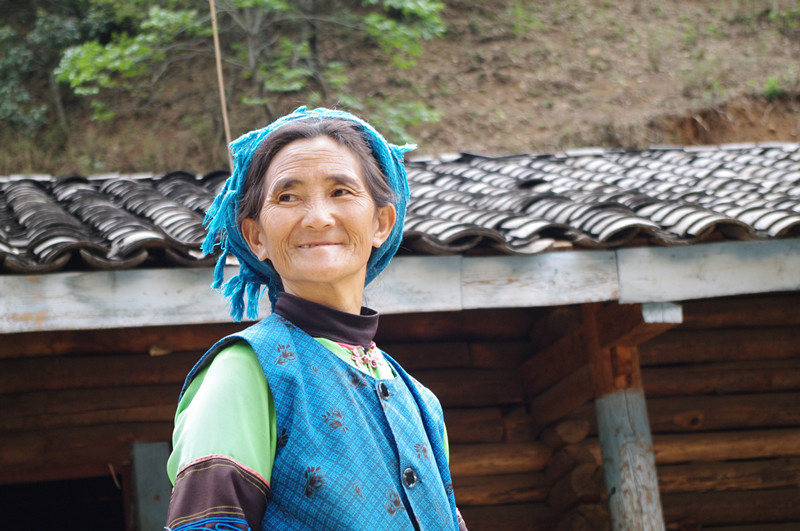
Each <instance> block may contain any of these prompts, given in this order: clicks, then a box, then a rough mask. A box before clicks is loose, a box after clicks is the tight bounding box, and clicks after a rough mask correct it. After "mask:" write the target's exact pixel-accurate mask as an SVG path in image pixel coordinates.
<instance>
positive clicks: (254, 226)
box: [240, 218, 269, 262]
mask: <svg viewBox="0 0 800 531" xmlns="http://www.w3.org/2000/svg"><path fill="white" fill-rule="evenodd" d="M240 228H241V230H242V236H244V241H246V242H247V246H248V247H250V250H251V251H252V252H253V254H254V255H256V258H258V259H259V260H260V261H262V262H263V261H264V260H267V259H269V255H268V254H267V239H266V237H265V236H264V231H262V230H261V225H260V224H259V223H258V221H257V220H255V219H251V218H245V219H244V220H243V221H242V226H241V227H240Z"/></svg>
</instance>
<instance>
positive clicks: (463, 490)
mask: <svg viewBox="0 0 800 531" xmlns="http://www.w3.org/2000/svg"><path fill="white" fill-rule="evenodd" d="M551 486H552V485H551V483H550V482H548V481H547V478H545V477H544V475H543V474H542V473H541V472H531V473H527V474H504V475H499V476H464V477H460V478H456V479H455V480H454V481H453V490H454V491H455V495H456V499H457V500H458V506H459V507H466V506H472V505H501V504H507V503H525V502H534V501H544V500H545V499H546V498H547V493H548V492H549V491H550V487H551Z"/></svg>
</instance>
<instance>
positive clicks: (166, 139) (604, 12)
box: [0, 0, 800, 174]
mask: <svg viewBox="0 0 800 531" xmlns="http://www.w3.org/2000/svg"><path fill="white" fill-rule="evenodd" d="M445 3H446V8H445V14H444V19H445V20H446V21H447V25H448V29H447V34H446V36H445V37H444V38H443V39H440V40H437V41H431V42H427V43H426V51H425V53H424V55H423V56H422V57H421V58H420V60H419V61H418V64H417V65H416V67H414V68H412V69H409V70H405V71H398V70H395V69H390V68H388V67H387V66H386V58H385V57H383V56H381V54H380V53H379V52H378V51H377V50H375V49H372V48H369V47H363V46H360V43H356V42H343V41H342V40H337V39H330V40H329V41H328V43H327V46H326V50H327V53H328V54H331V57H336V58H338V59H343V60H345V61H346V62H347V65H348V69H349V70H348V72H349V74H350V77H351V83H350V89H351V91H352V92H353V93H355V94H356V95H357V96H358V97H359V98H360V99H362V100H364V99H366V98H374V99H378V100H383V101H396V102H402V101H406V100H419V101H423V102H425V103H427V104H428V105H429V106H431V107H432V108H434V109H435V110H436V111H437V112H439V113H440V114H441V119H440V120H439V121H438V122H436V123H426V124H419V125H417V126H414V127H412V128H411V129H410V131H409V132H410V133H411V134H412V136H413V140H415V141H416V142H417V143H418V144H419V149H418V151H417V152H416V155H417V156H434V157H435V156H440V155H442V154H447V153H452V152H458V151H469V152H476V153H486V154H504V153H513V152H520V151H541V152H550V151H554V150H560V149H566V148H572V147H587V146H622V147H637V146H646V145H652V144H696V143H699V144H704V143H722V142H739V141H767V140H770V141H771V140H777V141H798V140H800V138H799V137H798V135H799V134H800V99H798V96H797V94H798V90H799V89H800V63H798V61H797V57H798V56H800V29H798V22H800V2H797V1H787V0H774V1H769V2H767V1H757V0H725V1H712V2H693V1H683V0H670V1H666V2H658V3H655V2H644V3H642V2H638V1H632V0H620V1H615V2H610V1H607V0H603V1H601V0H566V1H563V2H536V3H531V2H524V1H523V0H498V1H496V2H472V1H467V0H448V1H447V2H445ZM213 67H214V63H213V58H211V57H208V58H206V59H205V60H198V61H196V62H195V63H193V64H191V65H185V64H184V65H182V66H179V67H176V68H175V69H173V71H172V72H171V74H170V75H169V76H166V77H165V78H164V79H163V80H162V81H161V82H160V85H159V86H158V91H157V92H156V94H155V97H151V98H147V99H145V98H135V97H134V98H132V97H130V96H125V97H120V98H118V99H117V100H115V101H114V102H113V103H114V104H115V105H116V106H117V108H118V113H117V118H116V119H114V120H111V121H108V122H97V121H92V120H91V119H90V118H89V112H88V110H87V109H86V106H85V105H81V102H80V101H79V100H77V98H76V97H74V96H72V97H71V98H69V101H68V103H69V104H70V106H69V109H68V112H69V123H70V132H69V135H68V137H67V138H66V139H63V141H61V140H62V139H60V138H54V137H57V136H58V135H57V134H56V133H52V134H51V135H49V137H47V138H45V139H44V140H42V141H39V142H37V143H36V144H32V143H30V142H29V141H26V140H24V139H21V138H18V137H14V136H12V135H10V134H9V133H8V132H7V131H5V132H0V140H2V144H1V145H0V173H2V174H8V173H20V172H46V173H55V174H60V173H72V172H77V173H82V174H88V173H97V172H108V171H121V172H131V171H148V172H150V171H153V172H159V171H166V170H170V169H176V168H183V169H189V170H192V171H196V172H205V171H208V170H210V169H212V168H216V167H221V166H224V165H225V164H226V155H225V150H224V147H223V144H224V142H223V134H222V128H221V120H220V118H219V115H220V111H219V99H218V95H217V92H216V78H215V72H214V70H213ZM228 72H230V70H228ZM237 82H238V81H237V80H236V79H233V80H228V83H229V87H236V83H237ZM63 90H64V91H65V92H66V90H67V89H66V88H64V89H63ZM303 103H304V96H303V95H302V94H300V93H297V94H290V95H286V96H284V97H283V98H282V99H280V100H276V101H275V102H274V104H273V108H275V109H277V110H278V111H279V112H281V113H283V112H288V111H290V110H292V109H293V108H294V107H296V106H297V105H300V104H303ZM230 113H231V124H232V126H231V127H232V134H233V135H234V136H236V135H238V134H241V133H243V132H245V131H247V130H248V129H251V128H254V127H258V126H260V125H264V123H265V122H266V120H267V117H266V116H265V115H263V114H260V113H258V112H254V109H253V108H252V107H246V106H243V105H237V104H235V103H233V104H232V105H231V109H230ZM392 140H394V141H397V142H399V141H401V140H403V139H399V138H392ZM58 145H62V146H63V149H60V148H59V149H57V148H53V147H52V146H58Z"/></svg>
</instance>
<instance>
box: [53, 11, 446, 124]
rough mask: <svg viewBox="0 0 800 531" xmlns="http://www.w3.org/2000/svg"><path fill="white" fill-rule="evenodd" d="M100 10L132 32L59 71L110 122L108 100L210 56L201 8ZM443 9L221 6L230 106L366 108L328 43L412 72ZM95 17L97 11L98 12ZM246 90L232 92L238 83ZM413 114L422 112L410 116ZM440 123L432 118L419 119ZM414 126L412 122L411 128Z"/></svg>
mask: <svg viewBox="0 0 800 531" xmlns="http://www.w3.org/2000/svg"><path fill="white" fill-rule="evenodd" d="M87 1H89V3H90V4H92V5H94V6H95V8H98V6H103V7H105V8H107V9H110V10H111V12H113V13H116V14H117V22H118V23H119V22H120V21H125V22H126V23H127V24H128V29H127V30H125V31H117V32H115V33H113V34H112V35H111V37H110V39H108V40H107V41H105V42H104V41H103V40H102V39H94V40H88V41H86V42H83V43H80V44H78V45H76V46H73V47H70V48H68V49H67V50H66V51H65V53H64V54H63V56H62V58H61V61H60V63H59V65H58V67H57V69H56V71H55V75H56V77H57V79H58V80H60V81H64V82H66V83H68V84H69V86H70V87H71V88H72V90H73V91H74V92H75V94H78V95H80V96H84V97H88V98H89V99H90V101H91V102H92V104H93V106H94V107H95V109H96V111H98V112H96V114H97V115H98V116H103V115H105V116H109V113H108V112H107V109H106V107H105V105H104V104H103V103H102V100H101V98H102V93H103V91H108V90H117V91H119V90H123V91H124V90H129V91H132V90H136V91H137V93H141V91H142V90H143V89H144V90H150V89H152V88H153V87H155V86H156V84H157V81H158V80H159V78H160V76H161V74H162V73H163V72H165V71H167V70H168V67H169V65H170V64H173V63H174V62H176V61H181V60H186V59H192V58H196V57H197V56H198V55H204V56H209V57H210V53H211V48H210V44H211V40H210V38H209V28H210V23H209V22H208V15H207V8H205V10H204V9H203V7H204V6H207V3H206V2H204V1H201V0H190V1H184V2H172V3H168V4H166V5H165V3H163V2H162V3H161V4H162V5H161V6H155V5H153V6H150V5H149V4H150V2H146V1H145V0H133V2H128V3H127V4H128V5H129V4H130V3H135V4H139V6H140V7H143V6H149V9H148V10H147V11H146V16H141V15H139V16H140V18H138V19H137V18H136V15H137V13H142V11H141V10H140V11H136V12H131V11H130V9H129V8H128V9H127V10H124V9H123V6H122V5H121V4H125V2H122V1H121V0H87ZM442 9H443V4H441V3H440V2H436V1H432V0H362V1H360V2H359V1H355V0H349V1H348V0H332V1H323V0H296V1H289V0H217V10H218V15H219V22H220V34H221V36H220V39H221V41H222V43H223V45H225V46H226V50H225V52H224V55H225V59H226V61H227V62H228V64H229V66H230V68H231V69H232V71H233V73H234V74H235V73H238V76H236V75H231V76H230V77H231V80H230V85H229V91H228V92H229V94H228V97H229V98H230V97H234V96H235V98H236V100H237V101H239V102H243V103H245V104H248V105H254V106H258V107H260V108H262V109H263V110H264V114H265V117H266V118H267V119H272V118H274V117H275V112H274V110H273V108H272V106H271V105H270V102H271V101H272V99H273V97H274V96H275V95H276V94H280V93H291V92H299V93H304V95H305V99H307V100H308V101H310V102H311V103H314V104H329V103H331V102H343V103H346V104H349V105H350V106H352V107H356V108H363V106H364V104H365V103H364V102H358V101H356V100H355V99H354V98H352V97H351V96H350V95H349V94H348V91H347V84H348V82H349V77H348V75H347V71H346V66H345V65H344V64H343V63H342V62H341V61H337V60H331V59H330V58H329V56H326V54H324V53H321V50H323V49H325V48H324V46H326V45H330V44H332V43H330V42H328V43H322V42H321V39H322V34H323V30H327V31H325V32H324V34H325V35H328V36H330V35H337V30H338V32H339V34H344V33H347V34H348V37H349V38H350V39H351V40H352V39H353V38H354V37H357V36H360V38H361V39H367V40H370V41H372V42H373V43H375V44H377V45H378V46H379V47H380V49H381V50H382V51H384V52H385V53H386V54H387V55H388V56H389V57H390V62H391V64H392V65H393V66H395V67H397V68H409V67H411V66H413V65H414V64H415V60H416V58H417V57H419V55H420V54H421V53H422V41H424V40H426V39H432V38H435V37H437V36H439V35H441V34H442V33H443V32H444V27H445V26H444V23H443V21H442V20H441V18H440V16H439V13H440V12H441V10H442ZM95 11H97V9H95ZM237 79H242V80H244V81H246V84H245V85H244V86H243V87H239V88H235V87H236V85H235V83H236V80H237ZM410 108H417V107H415V106H412V107H410ZM433 116H435V114H433V113H431V111H430V109H427V108H425V110H424V112H422V113H421V114H419V117H418V118H421V119H426V120H427V119H431V117H433ZM412 121H413V120H412Z"/></svg>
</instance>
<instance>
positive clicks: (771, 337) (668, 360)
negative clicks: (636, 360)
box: [639, 327, 800, 366]
mask: <svg viewBox="0 0 800 531" xmlns="http://www.w3.org/2000/svg"><path fill="white" fill-rule="evenodd" d="M639 356H640V359H641V363H642V366H647V365H668V364H675V363H707V362H714V361H743V360H770V359H786V358H798V357H800V328H796V327H776V328H754V329H729V330H728V329H709V330H670V331H669V332H667V333H666V334H664V335H662V336H659V337H658V338H656V339H654V340H652V341H648V342H646V343H643V344H642V345H640V347H639Z"/></svg>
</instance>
